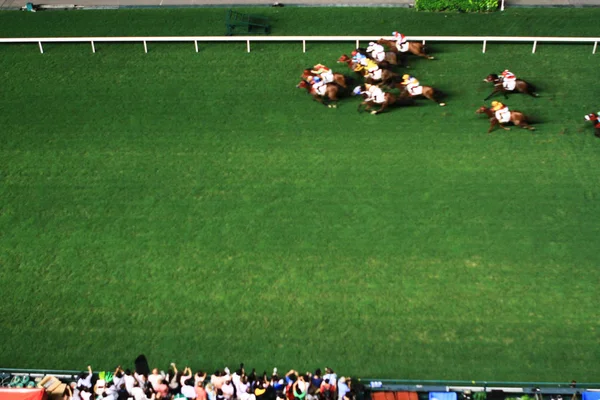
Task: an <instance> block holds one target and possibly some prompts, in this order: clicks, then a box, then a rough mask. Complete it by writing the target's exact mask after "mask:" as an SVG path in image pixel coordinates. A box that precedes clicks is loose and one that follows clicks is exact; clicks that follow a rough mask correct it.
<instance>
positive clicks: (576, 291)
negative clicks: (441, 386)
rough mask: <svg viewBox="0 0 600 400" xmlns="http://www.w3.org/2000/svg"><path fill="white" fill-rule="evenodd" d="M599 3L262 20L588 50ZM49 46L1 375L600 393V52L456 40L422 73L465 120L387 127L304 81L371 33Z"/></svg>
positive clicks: (20, 147)
mask: <svg viewBox="0 0 600 400" xmlns="http://www.w3.org/2000/svg"><path fill="white" fill-rule="evenodd" d="M599 11H600V9H582V10H575V9H560V10H557V9H553V10H544V9H535V10H524V9H518V10H510V11H508V12H506V13H504V14H499V13H498V14H493V15H465V14H418V13H415V12H414V11H412V10H401V9H347V10H346V9H316V10H315V9H308V8H296V9H294V8H284V9H268V8H265V9H260V10H257V12H262V13H265V14H270V15H272V16H273V17H274V18H277V19H276V21H277V23H276V25H275V28H274V31H273V34H295V33H303V34H365V35H368V34H385V35H387V34H389V33H391V30H394V29H396V26H397V25H401V29H402V30H403V31H405V32H406V33H407V34H409V35H410V34H413V35H414V34H439V35H444V34H506V35H513V34H515V35H518V34H530V35H538V34H539V35H546V34H551V33H550V32H557V33H556V35H569V36H580V35H582V36H585V35H592V34H594V33H593V31H594V30H595V29H596V28H595V26H596V25H593V23H594V21H595V23H597V21H598V16H599V15H600V13H599ZM224 14H225V11H224V10H223V9H183V10H126V11H118V12H115V11H111V12H108V11H106V12H104V11H98V12H82V13H60V12H56V13H49V12H48V13H37V14H35V15H31V14H26V13H8V12H6V13H0V36H37V35H40V36H48V35H136V34H156V35H160V34H169V35H179V34H222V33H223V32H221V31H222V30H224V27H223V26H222V24H223V20H224ZM203 17H205V18H206V21H214V26H211V25H210V22H205V23H204V24H199V23H198V21H199V20H200V19H201V18H203ZM359 17H360V18H359ZM161 18H164V24H161V22H160V19H161ZM313 18H314V20H313ZM332 20H337V21H341V22H345V23H346V25H347V26H348V29H345V28H344V27H343V26H342V25H343V24H331V21H332ZM446 20H448V21H446ZM309 21H311V22H312V23H314V30H313V29H307V27H306V26H307V24H308V23H309ZM395 21H397V23H396V22H395ZM559 22H561V24H560V26H558V23H559ZM217 25H218V27H217ZM207 27H208V28H207ZM217 29H220V30H219V31H217V32H215V30H217ZM388 31H389V32H388ZM45 50H46V53H45V54H44V55H41V54H39V52H38V51H37V48H36V46H35V45H2V46H0V76H1V78H2V87H1V89H0V182H1V184H0V196H1V199H2V201H1V202H0V264H1V265H2V268H1V269H0V285H1V287H2V301H1V302H0V337H1V338H2V344H3V345H2V346H1V347H0V366H3V367H8V366H10V367H38V368H40V367H44V368H69V369H71V368H83V367H84V366H85V365H87V364H88V363H91V364H92V365H93V366H94V367H95V368H97V369H104V368H106V369H108V368H113V367H114V366H115V365H116V364H118V363H121V364H123V365H131V364H132V360H133V359H134V358H135V357H136V356H137V355H138V354H140V353H144V354H146V355H147V356H148V358H149V360H150V362H151V364H153V365H155V364H156V365H158V366H161V367H166V366H167V364H168V363H169V362H171V361H177V362H178V364H180V365H185V364H189V365H190V366H192V367H194V368H206V369H211V368H215V367H222V366H224V365H229V366H230V367H233V366H235V365H237V364H238V363H239V362H245V363H246V365H248V366H255V367H257V369H259V370H262V369H263V368H264V369H266V368H271V367H273V366H277V367H279V368H280V370H283V369H285V368H291V367H293V368H296V369H306V368H309V369H314V368H316V367H321V368H322V367H324V366H325V365H327V366H331V367H333V368H334V369H336V370H337V371H338V372H339V373H341V374H344V375H347V374H352V375H358V376H363V377H367V376H368V377H379V378H386V377H388V378H421V379H428V378H429V379H468V380H471V379H475V380H484V379H485V380H545V381H556V380H561V381H568V380H571V379H576V380H578V381H580V382H586V381H587V382H598V381H599V380H600V375H599V373H598V368H597V367H595V364H596V363H597V360H598V359H599V357H600V352H599V348H600V347H599V344H600V323H599V322H598V318H597V310H598V303H599V300H600V295H598V290H597V289H598V282H599V281H600V272H599V270H598V265H599V262H600V256H599V255H598V249H599V248H600V236H599V233H600V232H599V226H600V225H599V224H598V222H599V218H598V215H599V214H600V203H599V202H598V199H599V196H600V175H599V174H598V173H597V168H598V165H599V164H600V140H598V139H596V138H594V137H593V135H592V127H591V126H590V125H586V124H585V121H584V120H583V115H584V114H585V113H587V112H590V111H597V110H598V109H600V104H599V103H598V94H599V93H598V86H597V82H598V76H597V71H598V67H599V66H600V58H599V57H600V55H598V54H596V55H592V54H591V46H588V45H585V46H584V45H540V46H539V47H538V52H537V53H536V54H531V46H530V45H518V44H516V45H512V44H507V45H503V44H490V45H488V52H487V53H486V54H482V53H481V49H480V45H470V44H432V51H433V53H434V54H435V55H436V56H437V58H438V59H437V60H434V61H427V60H414V61H412V63H411V65H412V68H411V71H412V73H414V74H415V75H416V76H417V77H419V78H420V80H421V82H422V83H423V84H428V85H431V86H435V87H438V88H440V89H442V90H443V91H444V92H445V93H446V94H447V102H448V106H447V107H445V108H441V107H438V106H437V105H435V104H433V103H430V102H427V101H425V100H423V101H420V102H419V103H418V105H417V106H414V107H408V108H403V109H395V110H393V111H391V112H390V113H387V114H383V115H379V116H372V115H368V114H364V113H363V114H358V113H357V112H356V106H357V104H358V103H357V100H356V99H347V100H344V101H343V102H341V103H340V108H339V109H335V110H333V109H327V108H325V107H322V106H320V105H318V104H316V103H315V102H313V101H311V99H310V98H309V97H308V96H307V95H306V94H305V93H303V92H302V91H300V90H299V89H296V88H295V85H296V83H297V82H298V80H299V75H300V73H301V70H302V69H303V68H305V67H306V66H309V65H313V64H315V63H317V62H324V63H327V64H330V65H335V64H334V61H335V59H337V57H338V56H339V55H340V54H342V53H348V52H350V51H351V50H352V46H351V44H343V43H327V44H323V43H315V44H310V45H309V51H308V52H307V53H306V54H303V53H302V52H301V49H300V47H299V45H297V44H289V43H279V44H269V43H262V44H255V45H253V51H252V53H250V54H247V53H246V52H245V45H244V44H209V45H202V46H201V51H200V53H199V54H196V53H195V52H194V50H193V45H191V44H157V43H151V44H150V52H149V53H148V54H144V52H143V48H142V47H141V44H140V45H133V44H131V45H130V44H114V45H113V44H110V45H109V44H100V45H97V50H98V53H96V54H91V51H90V47H89V45H85V44H74V45H59V44H47V45H45ZM335 68H336V69H337V70H338V71H340V72H346V71H345V69H344V68H343V66H340V65H335ZM504 68H510V69H511V70H513V71H514V72H515V73H516V74H517V75H518V76H520V77H522V78H523V79H526V80H528V81H531V82H533V83H535V84H536V85H537V86H538V87H539V92H540V94H541V97H540V98H538V99H533V98H529V97H524V96H521V95H513V96H511V97H510V98H509V100H508V101H507V102H506V103H507V104H508V105H509V106H510V107H511V108H513V109H517V110H521V111H523V112H525V113H526V114H528V115H531V116H533V117H534V119H535V120H536V122H537V123H536V126H537V131H536V132H535V133H534V134H531V133H529V132H527V131H525V130H520V129H516V128H513V129H512V130H511V131H510V132H501V131H496V132H495V133H494V134H492V135H487V134H486V131H487V128H488V122H487V120H486V118H485V117H482V116H480V115H476V114H475V113H474V112H475V110H476V109H477V108H478V107H479V106H480V105H481V104H482V99H483V98H484V97H485V96H486V95H487V94H488V93H489V92H490V91H491V87H490V86H489V85H487V84H485V83H483V82H482V79H483V78H484V77H485V76H486V75H487V74H488V73H491V72H499V71H501V70H503V69H504Z"/></svg>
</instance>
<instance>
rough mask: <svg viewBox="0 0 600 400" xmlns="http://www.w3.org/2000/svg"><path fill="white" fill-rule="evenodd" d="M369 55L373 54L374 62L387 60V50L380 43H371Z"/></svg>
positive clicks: (368, 50) (368, 48) (368, 49)
mask: <svg viewBox="0 0 600 400" xmlns="http://www.w3.org/2000/svg"><path fill="white" fill-rule="evenodd" d="M367 53H369V54H371V57H372V58H373V60H375V61H377V62H381V61H383V60H385V48H384V47H383V46H382V45H380V44H378V43H375V42H369V47H367Z"/></svg>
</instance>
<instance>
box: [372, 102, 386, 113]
mask: <svg viewBox="0 0 600 400" xmlns="http://www.w3.org/2000/svg"><path fill="white" fill-rule="evenodd" d="M386 108H387V102H383V103H381V107H380V108H379V110H373V111H371V114H373V115H375V114H381V113H382V112H383V111H384V110H385V109H386Z"/></svg>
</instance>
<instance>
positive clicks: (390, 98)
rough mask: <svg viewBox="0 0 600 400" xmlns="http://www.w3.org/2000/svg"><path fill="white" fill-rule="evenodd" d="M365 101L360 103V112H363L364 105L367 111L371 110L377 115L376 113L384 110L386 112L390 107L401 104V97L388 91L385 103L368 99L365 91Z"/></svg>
mask: <svg viewBox="0 0 600 400" xmlns="http://www.w3.org/2000/svg"><path fill="white" fill-rule="evenodd" d="M362 96H363V101H362V102H361V103H360V104H359V105H358V110H357V111H358V112H361V111H362V109H363V106H364V110H365V111H370V112H371V114H373V115H375V114H380V113H382V112H384V111H385V110H387V109H388V108H389V107H391V106H393V105H398V104H401V99H400V97H399V96H397V95H395V94H392V93H386V94H385V101H384V102H383V103H375V102H374V101H372V100H370V101H367V94H366V93H363V94H362ZM376 106H379V109H378V110H373V108H374V107H376Z"/></svg>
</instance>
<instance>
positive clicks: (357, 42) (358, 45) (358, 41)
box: [356, 39, 360, 49]
mask: <svg viewBox="0 0 600 400" xmlns="http://www.w3.org/2000/svg"><path fill="white" fill-rule="evenodd" d="M359 47H360V40H358V39H356V48H357V49H358V48H359Z"/></svg>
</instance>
